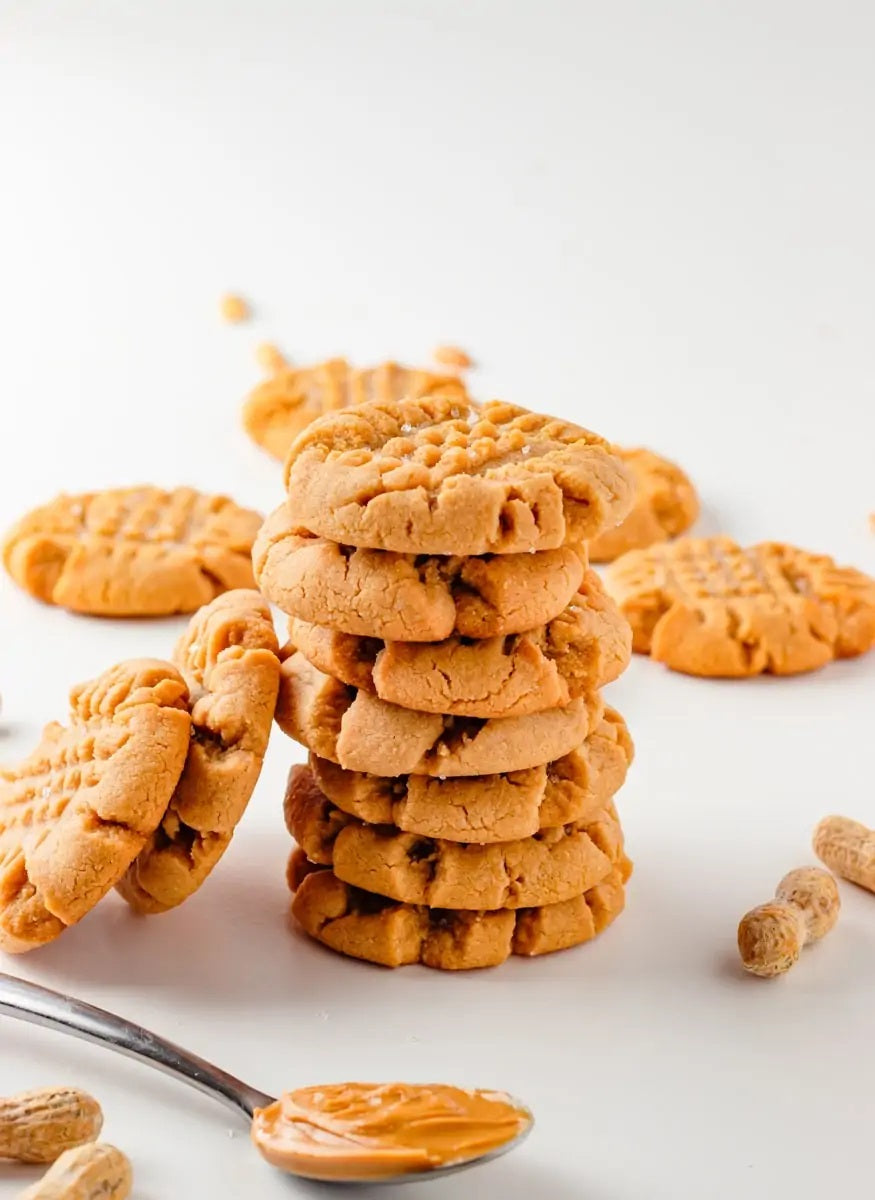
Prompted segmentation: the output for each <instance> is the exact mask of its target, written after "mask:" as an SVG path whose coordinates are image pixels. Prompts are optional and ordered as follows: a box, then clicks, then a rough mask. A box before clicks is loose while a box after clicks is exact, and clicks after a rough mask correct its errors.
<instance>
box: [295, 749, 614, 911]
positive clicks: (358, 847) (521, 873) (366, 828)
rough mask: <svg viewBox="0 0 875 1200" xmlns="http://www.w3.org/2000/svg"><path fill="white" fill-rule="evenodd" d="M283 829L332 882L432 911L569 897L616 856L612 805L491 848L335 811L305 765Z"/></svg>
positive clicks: (585, 887) (528, 904) (608, 868)
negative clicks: (371, 822)
mask: <svg viewBox="0 0 875 1200" xmlns="http://www.w3.org/2000/svg"><path fill="white" fill-rule="evenodd" d="M284 811H285V818H286V827H287V829H288V831H289V833H290V834H291V835H292V837H293V838H294V839H295V841H296V842H297V843H298V845H299V846H300V847H301V849H302V850H303V851H304V853H305V854H306V856H307V858H308V859H309V860H310V861H311V862H313V863H316V864H319V865H322V866H330V867H331V868H332V870H333V871H334V874H335V875H336V876H337V878H338V879H341V880H343V882H344V883H349V884H352V885H353V886H355V887H360V888H362V889H364V890H365V891H370V892H377V893H379V894H380V895H381V896H388V897H390V898H391V899H393V900H402V901H405V902H406V903H409V904H425V905H427V906H428V907H429V908H463V909H494V908H528V907H531V906H532V905H535V904H556V903H558V902H559V901H560V900H569V899H571V897H572V896H579V895H580V894H581V893H582V892H585V891H587V890H588V889H589V888H591V887H595V885H596V884H597V883H600V882H601V880H602V879H604V878H605V876H606V875H608V874H609V873H610V871H611V870H612V869H613V868H614V866H615V865H616V864H617V863H618V862H620V861H621V860H623V857H624V856H623V834H622V831H621V829H620V823H619V820H618V818H617V814H616V810H615V809H614V806H613V803H612V802H611V801H608V803H607V805H606V806H605V807H604V808H603V809H602V810H600V811H599V812H598V813H594V814H593V815H592V817H591V818H590V819H589V820H587V821H586V822H572V823H569V824H568V825H559V826H555V827H554V828H552V829H545V830H543V831H542V832H540V833H537V834H535V835H534V837H528V838H521V839H519V840H517V841H511V842H500V843H493V844H492V845H466V844H463V843H460V842H450V841H443V840H441V839H435V838H423V837H420V835H419V834H415V833H403V832H401V831H400V830H398V829H396V828H395V827H394V826H392V825H366V824H364V823H363V822H362V821H359V820H357V818H355V817H351V816H349V814H348V813H345V812H343V810H342V809H339V808H337V807H335V805H333V804H332V803H331V801H330V800H329V799H328V798H327V797H326V796H324V795H323V793H322V792H321V791H320V790H319V788H318V786H317V784H316V781H315V780H314V779H313V776H312V774H311V772H310V769H309V768H308V767H304V766H296V767H293V768H292V770H291V772H290V774H289V782H288V787H287V788H286V796H285V809H284Z"/></svg>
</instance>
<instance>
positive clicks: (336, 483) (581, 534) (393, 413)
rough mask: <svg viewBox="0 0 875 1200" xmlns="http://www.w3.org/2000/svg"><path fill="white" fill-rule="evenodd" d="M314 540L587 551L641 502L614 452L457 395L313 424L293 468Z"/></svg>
mask: <svg viewBox="0 0 875 1200" xmlns="http://www.w3.org/2000/svg"><path fill="white" fill-rule="evenodd" d="M286 483H287V487H288V495H289V505H290V508H291V511H292V512H293V513H294V516H295V518H296V519H297V520H298V521H299V522H300V523H301V524H302V525H303V526H305V527H306V528H307V529H309V530H311V531H312V532H313V533H318V534H320V535H321V536H322V537H327V538H331V539H333V540H334V541H336V542H339V543H341V544H342V545H351V546H370V547H372V548H374V549H379V550H395V551H400V552H401V553H405V554H455V555H462V554H491V553H501V554H511V553H514V552H520V551H526V550H552V549H555V548H556V547H558V546H562V545H564V544H565V543H574V542H582V541H586V540H587V539H588V538H591V537H595V536H596V534H598V533H600V532H601V531H602V529H606V528H607V527H608V526H610V525H614V524H616V523H617V522H618V521H620V520H621V519H622V518H623V517H624V516H625V515H626V513H627V512H628V510H629V508H630V506H631V503H632V485H631V480H630V478H629V476H628V474H627V472H626V470H625V468H624V467H623V465H622V464H621V463H620V461H619V459H617V458H615V457H614V456H613V455H612V454H611V452H610V447H609V445H608V443H607V442H605V441H604V440H603V439H602V438H599V437H597V436H596V435H595V434H593V433H590V432H588V431H587V430H585V429H581V428H579V427H578V426H576V425H571V424H568V423H567V422H565V421H560V420H557V419H555V418H552V417H545V416H540V415H538V414H536V413H531V412H527V411H526V410H525V409H522V408H516V407H514V406H513V405H510V404H504V403H501V402H500V401H497V400H492V401H490V402H489V403H487V404H484V405H483V406H482V407H481V408H477V407H474V406H472V405H470V404H466V403H465V402H464V401H462V400H460V399H458V398H456V397H452V396H434V397H427V398H424V399H422V400H419V401H412V400H411V401H400V402H399V403H397V404H364V405H360V406H359V407H357V408H350V409H347V410H345V411H344V412H343V413H342V414H337V415H333V414H332V415H328V416H325V417H322V418H321V420H319V421H316V422H314V424H313V425H311V426H310V427H309V428H308V429H306V430H305V431H304V432H303V433H302V434H301V435H300V437H298V438H297V439H296V441H295V443H294V445H293V446H292V449H291V450H290V452H289V457H288V459H287V461H286Z"/></svg>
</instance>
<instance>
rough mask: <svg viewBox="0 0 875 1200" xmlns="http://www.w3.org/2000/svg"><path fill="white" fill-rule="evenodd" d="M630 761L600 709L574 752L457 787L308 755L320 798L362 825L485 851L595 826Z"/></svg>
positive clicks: (620, 729)
mask: <svg viewBox="0 0 875 1200" xmlns="http://www.w3.org/2000/svg"><path fill="white" fill-rule="evenodd" d="M632 756H633V746H632V739H631V738H630V736H629V731H628V729H627V728H626V722H625V721H624V720H623V718H622V717H621V716H620V714H619V713H618V712H616V711H615V710H614V709H612V708H606V709H605V714H604V717H603V719H602V720H601V721H600V722H599V723H598V724H597V725H596V727H595V729H593V731H592V733H590V735H589V736H588V737H587V739H586V740H585V741H584V742H583V743H582V744H581V745H580V746H578V747H577V749H576V750H572V751H571V752H570V753H569V754H566V755H564V756H563V757H562V758H559V759H557V760H556V761H555V762H551V763H547V764H546V765H545V766H540V767H530V768H529V769H528V770H525V771H512V772H509V773H506V774H503V775H479V776H474V777H467V778H465V777H462V778H456V779H439V778H434V777H429V776H428V775H406V776H396V777H394V778H390V777H386V776H383V775H365V774H362V773H361V772H357V771H347V770H344V768H343V767H340V766H338V765H337V763H333V762H331V761H330V760H329V759H327V758H320V757H319V756H318V755H316V754H311V755H310V770H311V771H312V773H313V778H314V779H315V781H316V783H317V784H318V786H319V789H320V791H322V792H323V793H324V794H325V795H326V796H327V797H328V798H329V800H331V801H332V803H333V804H335V805H336V806H337V807H338V808H339V809H341V810H342V811H343V812H345V813H349V815H350V816H353V817H358V818H359V820H361V821H367V822H368V823H369V824H371V825H395V826H397V827H398V828H399V829H402V830H404V831H405V832H406V833H415V834H418V835H419V836H421V837H426V838H440V839H442V840H444V841H451V842H473V843H475V844H478V845H487V844H491V843H494V842H509V841H513V840H515V839H518V838H525V837H531V836H532V835H533V834H536V833H537V832H538V831H539V830H541V829H553V828H555V827H556V826H558V825H567V824H569V823H570V822H574V821H579V822H584V823H585V822H587V821H590V820H594V819H595V817H596V815H597V814H598V813H599V812H601V811H602V810H603V809H605V808H607V807H608V806H609V804H610V802H611V798H612V797H613V796H614V795H615V794H616V793H617V792H618V791H619V790H620V788H621V787H622V786H623V783H624V782H625V779H626V772H627V771H628V769H629V764H630V763H631V761H632ZM292 770H293V771H294V770H296V768H294V767H293V768H292Z"/></svg>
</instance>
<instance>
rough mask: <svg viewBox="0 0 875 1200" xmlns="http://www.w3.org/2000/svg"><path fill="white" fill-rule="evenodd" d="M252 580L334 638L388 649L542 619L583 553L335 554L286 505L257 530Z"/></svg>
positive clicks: (527, 625)
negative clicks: (382, 643)
mask: <svg viewBox="0 0 875 1200" xmlns="http://www.w3.org/2000/svg"><path fill="white" fill-rule="evenodd" d="M252 561H253V565H254V568H255V578H256V580H257V581H258V586H259V587H260V588H261V591H262V592H263V593H264V595H265V596H266V597H267V598H268V600H270V601H271V602H272V603H273V604H276V605H277V607H278V608H281V609H282V611H283V612H285V613H288V614H289V615H290V616H293V617H298V618H299V619H300V620H302V621H310V622H312V623H313V624H316V625H329V626H331V628H332V629H336V630H338V631H339V632H340V633H350V634H356V635H358V636H359V637H375V638H384V639H385V640H386V641H398V642H439V641H443V640H444V639H445V638H448V637H451V636H452V635H453V634H457V635H459V636H460V637H471V638H488V637H504V636H505V635H506V634H511V633H524V632H525V630H527V629H534V628H535V626H537V625H543V624H545V623H546V622H547V621H551V620H552V619H553V618H554V617H555V616H558V614H559V613H560V612H561V611H562V610H563V609H564V608H565V607H566V605H568V604H570V603H571V601H572V599H573V597H574V594H575V592H576V591H577V589H578V588H579V587H580V584H581V582H582V580H583V572H584V569H585V567H586V554H585V551H584V550H583V549H582V548H581V547H579V546H560V547H559V548H558V549H556V550H540V551H537V552H536V553H534V554H528V553H524V554H491V555H483V556H479V557H468V558H466V557H458V556H448V557H444V556H441V555H434V554H432V555H425V556H422V555H416V554H396V553H394V552H393V551H391V550H368V549H363V548H358V549H357V548H356V547H354V546H341V545H338V543H337V542H333V541H330V540H329V539H328V538H321V537H317V536H316V535H315V534H312V533H308V532H307V531H306V530H304V529H302V528H301V527H300V523H299V522H298V521H296V520H295V518H294V516H293V515H292V512H291V510H290V508H289V505H288V504H283V505H282V506H281V507H280V508H278V509H276V511H275V512H273V513H271V515H270V516H269V517H268V518H267V520H266V521H265V522H264V525H263V526H262V527H261V530H260V532H259V534H258V537H257V538H256V539H255V545H254V547H253V551H252Z"/></svg>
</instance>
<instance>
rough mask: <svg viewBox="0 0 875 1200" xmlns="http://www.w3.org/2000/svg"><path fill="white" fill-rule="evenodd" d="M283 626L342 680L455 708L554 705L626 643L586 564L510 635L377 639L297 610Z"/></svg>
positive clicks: (597, 676) (614, 669)
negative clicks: (557, 606) (547, 607)
mask: <svg viewBox="0 0 875 1200" xmlns="http://www.w3.org/2000/svg"><path fill="white" fill-rule="evenodd" d="M289 636H290V638H291V641H292V644H293V645H294V646H296V647H297V649H298V650H299V651H300V652H301V653H302V654H303V655H304V656H305V657H306V658H307V659H309V661H310V662H311V663H313V665H314V666H315V667H318V668H319V670H320V671H323V672H324V673H325V674H327V675H333V676H335V677H336V678H337V679H340V680H341V681H342V682H343V683H347V684H349V685H351V686H352V687H356V688H361V689H362V690H364V691H367V692H372V693H374V694H375V695H377V696H379V698H380V699H381V700H386V701H387V702H388V703H390V704H397V705H400V706H401V707H402V708H412V709H417V710H418V711H420V712H430V713H448V714H450V715H452V716H462V717H512V716H524V715H526V714H528V713H534V712H542V711H544V710H545V709H548V708H557V707H564V706H565V705H567V704H570V703H571V701H572V700H575V699H577V698H578V697H580V696H585V695H586V694H587V693H588V692H591V691H594V690H595V689H596V688H600V687H603V686H604V685H605V684H607V683H610V682H612V681H613V680H614V679H616V678H617V677H618V676H619V675H620V673H621V672H622V671H623V670H625V668H626V666H627V665H628V663H629V657H630V655H631V652H632V633H631V630H630V628H629V624H628V622H627V621H626V619H625V618H624V617H623V616H622V615H621V613H620V611H619V609H618V608H617V606H616V604H615V603H614V602H613V600H611V598H610V597H609V596H608V595H607V594H606V592H605V590H604V588H603V586H602V583H601V580H600V579H599V577H598V575H596V573H595V572H594V571H589V572H587V574H586V577H585V579H584V581H583V584H582V585H581V588H580V590H579V592H577V594H576V595H575V596H574V598H573V600H572V602H571V604H569V605H568V607H567V608H565V609H564V610H563V611H562V612H561V613H560V614H559V615H558V616H557V617H555V618H554V619H553V620H552V621H550V622H548V624H546V625H542V626H541V627H540V628H538V629H530V630H528V631H527V632H525V633H521V634H516V635H512V636H505V637H494V638H484V639H477V640H471V639H467V638H460V637H453V638H449V639H447V640H446V641H443V642H407V641H389V642H386V641H382V640H380V639H375V638H363V637H358V636H356V635H354V634H347V633H339V632H337V631H336V630H334V629H330V628H328V627H327V626H325V625H313V624H310V623H309V622H307V621H301V620H300V619H298V618H293V619H292V621H291V622H290V624H289Z"/></svg>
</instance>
